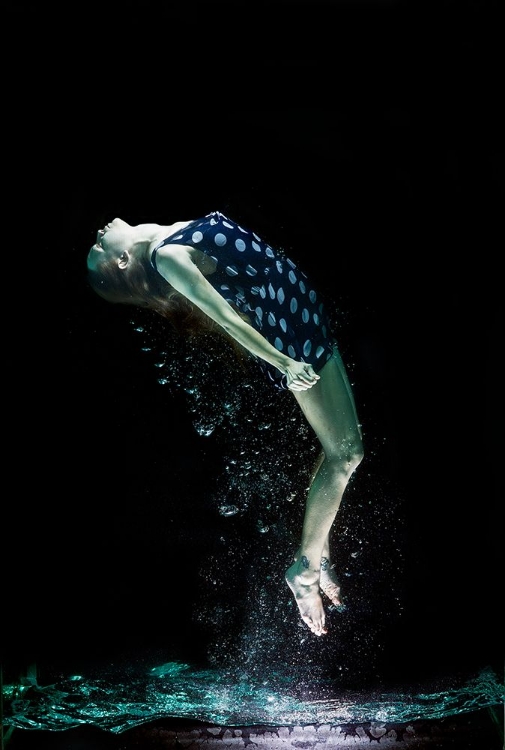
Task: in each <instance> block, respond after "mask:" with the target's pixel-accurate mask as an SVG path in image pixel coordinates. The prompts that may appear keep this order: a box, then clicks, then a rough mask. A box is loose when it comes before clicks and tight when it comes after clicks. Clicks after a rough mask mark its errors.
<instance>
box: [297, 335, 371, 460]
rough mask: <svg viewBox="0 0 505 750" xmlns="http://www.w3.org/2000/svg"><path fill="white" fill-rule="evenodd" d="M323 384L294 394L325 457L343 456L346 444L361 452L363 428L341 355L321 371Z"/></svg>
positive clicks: (338, 354)
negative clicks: (342, 451)
mask: <svg viewBox="0 0 505 750" xmlns="http://www.w3.org/2000/svg"><path fill="white" fill-rule="evenodd" d="M319 376H320V380H319V381H318V382H317V383H316V385H315V386H313V387H312V388H310V389H309V390H307V391H293V395H294V397H295V398H296V400H297V401H298V403H299V405H300V408H301V409H302V411H303V413H304V415H305V418H306V419H307V421H308V423H309V424H310V426H311V427H312V429H313V430H314V432H315V433H316V435H317V437H318V438H319V441H320V442H321V445H322V448H323V450H324V452H325V454H326V455H327V456H328V457H329V456H331V455H332V454H334V453H335V452H336V453H340V452H341V447H342V443H343V441H345V443H346V444H347V445H349V444H350V445H353V446H354V447H355V449H356V450H357V451H359V450H361V427H360V424H359V421H358V414H357V409H356V404H355V401H354V396H353V392H352V387H351V383H350V381H349V377H348V375H347V372H346V369H345V366H344V363H343V361H342V357H341V356H340V353H339V352H338V351H337V350H336V349H335V351H334V353H333V356H332V357H331V359H329V360H328V362H327V363H326V364H325V365H324V367H323V368H322V369H321V370H320V371H319Z"/></svg>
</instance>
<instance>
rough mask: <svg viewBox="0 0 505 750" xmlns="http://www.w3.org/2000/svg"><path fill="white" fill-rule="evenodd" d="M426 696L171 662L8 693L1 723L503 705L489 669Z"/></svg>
mask: <svg viewBox="0 0 505 750" xmlns="http://www.w3.org/2000/svg"><path fill="white" fill-rule="evenodd" d="M437 687H438V689H437V690H434V689H433V688H430V687H427V690H426V692H423V691H420V692H417V693H410V692H409V691H408V689H405V690H402V691H401V692H380V693H375V692H373V691H369V692H363V693H359V692H350V691H339V690H337V691H335V693H336V694H335V695H334V696H333V697H332V696H331V689H330V686H329V685H320V686H319V691H318V692H316V690H313V691H310V692H312V696H305V697H304V698H303V699H302V698H300V697H299V696H297V692H298V688H297V685H295V684H294V682H293V680H292V679H290V678H289V677H288V676H286V675H283V674H280V673H278V672H276V673H273V672H272V673H267V672H265V673H264V674H263V675H262V677H261V678H257V677H251V676H250V675H247V674H244V673H243V672H239V673H234V672H231V671H227V670H224V669H222V670H216V669H197V668H194V667H192V666H191V665H189V664H185V663H182V662H168V663H166V664H161V665H159V666H156V667H151V668H149V669H148V670H147V671H144V672H143V671H138V669H136V668H133V667H132V668H129V669H126V670H123V671H122V672H120V673H118V674H113V673H109V674H103V675H99V676H94V677H92V678H90V677H86V676H84V675H73V676H68V677H65V678H62V679H61V680H60V681H58V682H53V684H51V685H39V684H37V683H36V681H35V680H34V681H33V684H24V685H22V684H9V685H5V686H4V709H5V713H4V724H5V726H6V727H14V728H18V729H39V730H40V729H42V730H62V729H71V728H76V727H79V726H83V725H85V724H88V725H92V726H94V727H98V728H100V729H103V730H107V731H110V732H114V733H121V732H124V731H126V730H127V729H130V728H132V727H135V726H140V725H143V724H146V723H148V722H152V721H155V720H160V719H167V718H179V719H194V720H197V721H203V722H206V723H211V724H219V725H226V726H253V725H264V726H279V725H280V726H300V725H301V726H303V725H314V724H316V725H323V724H328V725H339V724H353V723H363V722H382V723H385V722H388V723H405V722H411V721H416V720H420V719H422V720H434V719H437V720H438V719H443V718H446V717H451V716H455V715H458V714H464V713H468V712H473V711H477V710H479V709H482V708H488V707H493V706H498V705H500V704H503V701H504V698H505V692H504V687H503V685H502V684H500V683H499V681H498V678H497V675H496V674H495V673H494V671H493V670H492V669H491V668H487V669H484V670H482V671H481V672H480V673H479V674H478V675H477V676H476V677H474V678H470V679H467V680H466V681H465V682H464V683H462V684H459V685H446V686H445V687H443V686H442V689H440V685H438V686H437Z"/></svg>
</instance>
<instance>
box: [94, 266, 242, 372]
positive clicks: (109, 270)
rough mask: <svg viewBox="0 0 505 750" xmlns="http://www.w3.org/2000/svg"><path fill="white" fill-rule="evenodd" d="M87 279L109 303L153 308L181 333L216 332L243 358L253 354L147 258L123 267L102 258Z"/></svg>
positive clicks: (184, 334) (203, 333)
mask: <svg viewBox="0 0 505 750" xmlns="http://www.w3.org/2000/svg"><path fill="white" fill-rule="evenodd" d="M88 282H89V284H90V287H91V288H92V289H93V290H94V291H95V292H96V293H97V294H98V295H99V296H100V297H102V298H103V299H105V300H107V301H108V302H112V303H114V304H120V305H133V306H135V307H140V308H147V309H149V310H153V311H154V312H155V313H157V314H158V315H161V316H162V317H163V318H165V319H166V320H167V321H168V322H169V323H170V325H171V326H172V328H173V330H174V331H175V332H176V333H177V334H179V335H181V336H186V337H192V338H195V337H197V336H205V337H206V338H207V340H209V336H208V334H215V335H216V337H221V338H224V339H225V340H226V341H227V342H228V343H229V344H230V345H231V346H232V348H233V350H234V352H235V354H236V356H237V358H238V359H239V360H240V361H242V362H243V361H244V360H245V359H247V358H248V357H249V356H250V355H249V353H248V352H247V350H246V349H244V347H243V346H241V344H239V343H238V342H237V341H235V339H234V338H233V337H231V336H230V335H229V334H228V333H227V332H226V331H225V330H224V329H223V328H222V327H221V326H220V325H218V323H216V322H215V321H214V320H212V318H209V316H208V315H206V314H205V313H204V312H203V311H202V310H200V308H198V307H196V306H195V305H193V304H191V302H190V301H189V300H188V299H187V297H185V296H184V295H183V294H180V293H179V292H177V291H176V290H175V289H174V288H173V287H172V286H171V284H169V283H168V281H166V279H164V278H163V276H161V274H159V273H157V272H156V271H155V270H154V268H152V266H151V264H150V263H148V262H147V261H146V260H145V259H142V258H132V259H131V261H130V263H129V265H128V267H127V268H126V269H122V270H121V269H120V268H119V267H118V265H117V261H115V260H114V259H111V260H105V261H102V262H101V263H100V264H99V266H98V267H97V268H96V269H94V270H91V269H88ZM232 307H233V309H234V310H235V312H237V314H238V315H240V317H241V318H242V319H243V320H245V321H246V322H247V323H249V324H250V320H249V319H248V318H247V316H246V315H244V314H242V313H241V312H240V311H239V310H238V309H237V308H236V307H235V306H234V305H232Z"/></svg>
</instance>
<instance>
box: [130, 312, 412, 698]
mask: <svg viewBox="0 0 505 750" xmlns="http://www.w3.org/2000/svg"><path fill="white" fill-rule="evenodd" d="M135 330H136V332H137V333H138V334H139V335H141V336H142V338H143V343H142V349H143V350H144V351H146V352H149V353H150V355H151V356H152V358H153V364H154V367H155V370H156V375H157V382H158V384H159V385H160V386H162V387H164V388H167V389H168V390H169V392H170V393H173V394H179V395H181V394H182V395H183V397H184V399H185V401H186V405H187V412H188V415H189V417H190V419H191V422H192V424H193V427H194V429H195V431H196V432H197V433H198V435H199V436H201V437H203V438H210V439H212V441H215V442H217V443H218V444H219V446H220V450H221V453H222V456H223V463H222V467H223V468H222V475H221V477H220V478H219V480H218V481H217V483H216V490H215V493H214V496H213V498H212V499H211V502H212V504H213V507H214V512H215V516H216V518H217V519H220V521H217V524H218V528H219V534H218V535H217V537H216V539H215V540H214V542H213V543H209V545H208V553H207V557H206V559H205V561H204V564H202V566H201V570H200V581H201V589H200V592H199V594H198V601H199V606H198V609H197V611H196V612H195V614H194V617H195V620H196V622H197V623H198V624H199V625H200V626H201V627H202V628H203V629H205V630H206V632H207V635H208V639H207V640H208V658H209V661H210V663H211V664H212V665H214V666H217V667H221V666H222V665H223V664H224V662H226V663H230V662H232V663H233V664H235V665H236V666H237V668H243V669H245V670H246V671H247V673H249V674H250V673H254V672H257V673H258V674H259V673H261V670H262V669H263V668H264V667H265V664H268V665H269V667H272V666H275V665H277V667H278V668H279V669H281V670H282V669H284V668H285V667H286V665H289V666H290V668H291V669H296V670H298V672H299V673H300V674H299V677H298V679H299V684H300V685H303V684H305V681H306V670H308V671H309V673H310V676H311V679H312V678H313V677H314V676H318V677H319V678H322V677H324V674H326V673H327V671H328V669H330V671H331V672H332V678H334V677H335V673H336V674H337V675H338V676H340V677H342V678H344V677H346V676H348V675H350V674H353V675H357V674H358V673H359V672H360V669H362V670H364V671H365V672H368V671H370V670H373V661H374V658H375V657H376V655H377V654H378V653H379V652H380V636H381V631H382V628H383V626H384V624H385V622H386V621H390V620H391V619H395V618H397V617H399V616H400V615H401V611H402V604H401V602H402V564H403V522H402V512H401V501H400V499H399V498H398V497H397V496H396V494H395V490H394V488H392V487H390V486H388V484H387V482H386V481H385V480H384V478H383V477H380V478H378V477H377V476H375V475H374V471H373V468H372V467H373V452H372V455H371V457H370V458H369V459H368V465H367V460H365V461H364V462H363V464H362V465H361V466H360V470H359V472H357V473H356V475H355V476H353V478H352V479H351V482H350V484H349V486H348V488H347V490H346V495H345V498H344V502H343V503H342V506H341V509H340V513H339V525H338V529H337V530H335V540H334V541H335V545H334V547H335V550H336V553H335V558H334V563H336V565H337V568H338V570H339V577H340V580H341V584H342V586H343V591H344V597H345V594H346V593H347V598H348V600H349V601H351V602H352V606H350V607H346V608H345V610H344V609H342V610H341V611H340V612H331V611H330V620H333V621H334V623H335V624H334V627H335V628H338V631H339V637H338V640H337V642H335V640H332V639H323V640H325V643H324V644H322V643H321V639H314V638H312V637H311V634H310V633H309V631H308V629H307V628H306V626H305V625H304V624H303V623H301V621H300V618H299V613H298V610H297V607H296V603H295V602H294V600H293V597H292V595H291V593H290V592H289V590H288V587H287V586H286V585H285V581H284V571H285V570H286V568H287V567H288V566H289V564H290V563H291V560H292V554H293V552H294V551H295V550H296V547H297V544H298V542H299V533H300V530H301V526H302V522H303V512H304V502H305V497H306V493H307V489H308V486H309V484H310V477H311V474H312V471H313V469H314V466H315V464H316V462H317V459H318V456H319V444H318V443H317V439H316V438H315V435H314V434H313V432H312V431H311V430H310V428H309V427H308V425H307V423H306V421H305V420H304V418H303V415H302V414H301V411H300V410H299V408H298V406H297V403H296V401H295V399H294V398H293V397H292V395H291V394H290V393H289V392H288V391H283V392H279V391H276V390H274V389H272V387H271V385H270V384H268V383H267V382H266V380H264V379H263V376H262V375H261V373H260V370H259V368H258V369H256V367H255V363H254V362H253V361H252V362H251V363H250V367H249V366H247V367H246V369H243V366H241V365H237V363H236V362H235V361H234V354H233V353H232V352H231V350H230V351H229V352H228V351H227V350H226V347H224V346H223V345H222V344H221V349H220V350H219V356H209V351H208V349H207V348H206V347H205V346H200V345H197V344H196V343H195V342H194V341H193V342H192V341H191V340H187V341H186V340H185V341H181V340H180V339H178V338H175V337H174V338H173V339H172V338H170V336H167V332H166V330H164V333H163V338H162V340H163V347H159V346H157V345H156V343H155V342H156V341H157V340H160V338H159V335H160V334H159V333H158V334H157V333H156V330H155V328H151V329H150V328H146V327H145V326H135ZM378 613H380V614H379V616H378ZM330 626H331V621H330ZM316 640H317V644H316V643H315V641H316ZM279 643H282V644H284V645H283V648H282V649H279ZM316 646H317V650H316V651H315V650H314V649H316ZM328 649H330V651H328ZM350 654H351V655H352V656H350ZM300 670H301V672H300ZM302 672H303V674H302ZM323 673H324V674H323Z"/></svg>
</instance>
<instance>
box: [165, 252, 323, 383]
mask: <svg viewBox="0 0 505 750" xmlns="http://www.w3.org/2000/svg"><path fill="white" fill-rule="evenodd" d="M156 265H157V268H158V271H159V273H161V275H162V276H163V277H164V278H165V279H166V280H167V281H168V283H169V284H170V285H171V286H173V288H174V289H175V290H176V291H178V292H180V293H181V294H183V295H184V296H185V297H187V299H188V300H190V301H191V302H193V303H194V304H195V305H197V307H199V308H200V310H202V311H203V312H204V313H205V314H206V315H208V316H209V318H212V320H214V321H215V322H216V323H218V325H220V326H222V328H224V330H225V331H226V332H227V333H228V334H229V335H230V336H232V337H233V338H234V339H235V340H236V341H238V342H239V344H242V346H244V347H245V348H246V349H247V350H248V351H249V352H251V354H254V355H255V356H257V357H261V359H264V360H265V361H266V362H268V363H269V364H271V365H273V366H274V367H276V368H277V369H278V370H280V372H282V373H283V374H284V375H286V377H287V386H288V388H290V389H291V390H306V389H307V388H310V387H312V386H313V385H314V384H315V383H316V382H317V380H319V376H318V375H316V373H315V372H314V370H313V368H312V366H311V365H310V364H306V363H305V362H297V361H296V360H294V359H291V357H288V356H287V355H285V354H282V352H279V351H278V350H277V349H276V348H275V347H274V346H272V345H271V344H270V343H269V342H268V341H267V340H266V338H265V337H264V336H262V335H261V334H260V333H258V331H256V330H255V329H254V328H253V327H252V326H251V325H249V324H248V323H246V322H245V321H244V320H242V318H241V317H240V315H238V314H237V313H236V312H235V310H234V309H233V308H232V307H231V305H229V304H228V303H227V302H226V300H224V299H223V297H221V295H220V294H219V293H218V292H216V290H215V289H214V287H213V286H212V285H211V284H210V283H209V282H208V281H207V279H206V278H205V276H204V275H203V274H202V273H201V272H200V271H199V270H198V268H197V267H196V265H195V263H194V262H193V260H192V258H191V254H190V248H188V247H187V246H185V245H170V246H169V247H163V248H160V250H159V251H158V254H157V256H156Z"/></svg>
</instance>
